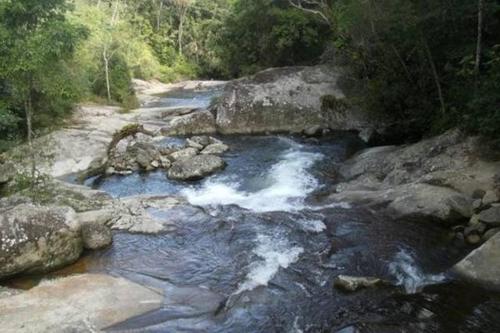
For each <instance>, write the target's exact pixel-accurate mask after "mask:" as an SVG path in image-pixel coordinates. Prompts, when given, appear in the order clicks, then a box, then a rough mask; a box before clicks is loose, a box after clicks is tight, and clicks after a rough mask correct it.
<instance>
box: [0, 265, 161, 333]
mask: <svg viewBox="0 0 500 333" xmlns="http://www.w3.org/2000/svg"><path fill="white" fill-rule="evenodd" d="M162 303H163V295H162V293H161V291H159V290H155V289H153V288H151V287H144V286H141V285H139V284H137V283H134V282H131V281H128V280H125V279H123V278H117V277H112V276H108V275H101V274H83V275H76V276H70V277H66V278H62V279H56V280H49V281H44V282H42V283H41V284H40V285H38V286H36V287H34V288H33V289H31V290H29V291H26V292H23V293H21V294H19V295H15V296H12V297H6V298H0V327H1V331H2V332H47V333H48V332H50V333H59V332H60V333H65V332H103V331H105V329H106V328H108V327H109V326H112V325H115V324H118V323H120V322H123V321H125V320H127V319H129V318H133V317H136V316H140V315H142V314H145V313H148V312H150V311H153V310H156V309H158V308H160V307H161V305H162Z"/></svg>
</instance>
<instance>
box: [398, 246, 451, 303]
mask: <svg viewBox="0 0 500 333" xmlns="http://www.w3.org/2000/svg"><path fill="white" fill-rule="evenodd" d="M389 270H390V272H391V274H392V275H393V276H394V277H395V278H396V279H397V285H399V286H402V287H404V289H405V291H406V293H408V294H415V293H417V292H419V291H421V290H422V289H423V288H424V287H425V286H428V285H432V284H437V283H441V282H443V281H445V279H446V276H445V275H444V274H436V275H432V274H425V273H424V272H422V270H421V269H420V268H419V267H418V266H417V264H416V263H415V259H414V258H413V257H412V256H411V255H410V253H409V252H408V251H406V250H404V249H403V250H401V251H399V252H398V253H397V254H396V256H395V258H394V261H393V262H392V263H391V264H390V265H389Z"/></svg>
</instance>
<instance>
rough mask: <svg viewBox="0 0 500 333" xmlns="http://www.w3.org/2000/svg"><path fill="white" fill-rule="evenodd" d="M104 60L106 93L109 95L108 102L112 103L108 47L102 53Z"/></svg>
mask: <svg viewBox="0 0 500 333" xmlns="http://www.w3.org/2000/svg"><path fill="white" fill-rule="evenodd" d="M102 58H103V60H104V74H105V76H106V91H107V94H108V102H109V103H111V83H110V79H109V58H108V48H107V47H104V51H102Z"/></svg>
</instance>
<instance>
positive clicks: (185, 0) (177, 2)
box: [169, 0, 192, 56]
mask: <svg viewBox="0 0 500 333" xmlns="http://www.w3.org/2000/svg"><path fill="white" fill-rule="evenodd" d="M169 1H170V3H172V4H173V5H174V6H175V8H176V10H177V15H178V18H179V28H178V31H177V33H178V46H179V54H180V55H181V56H182V41H183V40H182V37H183V34H184V22H185V20H186V14H187V11H188V9H189V7H190V6H191V2H192V0H169Z"/></svg>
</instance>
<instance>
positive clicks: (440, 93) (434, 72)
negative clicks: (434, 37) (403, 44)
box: [422, 38, 446, 115]
mask: <svg viewBox="0 0 500 333" xmlns="http://www.w3.org/2000/svg"><path fill="white" fill-rule="evenodd" d="M422 42H423V44H424V49H425V53H426V55H427V60H428V61H429V64H430V66H431V70H432V76H433V78H434V83H435V84H436V89H437V93H438V97H439V103H440V104H441V114H442V115H444V114H445V113H446V106H445V104H444V98H443V89H442V88H441V82H440V80H439V75H438V72H437V70H436V64H435V63H434V59H433V58H432V53H431V50H430V49H429V44H427V40H426V39H425V38H422Z"/></svg>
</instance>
